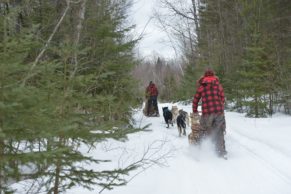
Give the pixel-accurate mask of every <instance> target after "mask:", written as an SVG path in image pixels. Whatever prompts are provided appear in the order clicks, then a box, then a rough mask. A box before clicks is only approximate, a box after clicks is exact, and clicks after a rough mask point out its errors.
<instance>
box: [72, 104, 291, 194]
mask: <svg viewBox="0 0 291 194" xmlns="http://www.w3.org/2000/svg"><path fill="white" fill-rule="evenodd" d="M159 106H160V108H161V107H163V106H169V108H170V107H171V106H172V104H160V105H159ZM178 107H179V108H183V110H186V111H188V112H191V105H186V106H183V105H179V104H178ZM160 111H161V110H160ZM135 118H136V120H137V121H139V123H138V126H139V125H140V126H145V125H147V124H149V123H151V124H152V125H151V126H150V127H149V129H151V130H152V131H150V132H142V133H137V134H132V135H130V136H129V141H128V142H125V143H122V144H123V146H125V147H126V150H127V151H128V152H126V154H127V155H126V156H124V157H128V158H130V155H131V154H132V155H136V154H140V155H141V154H142V152H143V151H144V150H145V149H144V148H146V147H147V146H148V145H153V143H156V142H159V141H161V142H164V145H163V147H161V149H160V150H158V149H157V150H155V151H156V152H157V153H160V154H163V153H170V155H171V156H170V157H167V159H166V160H165V161H164V164H165V166H163V167H161V166H152V167H151V168H149V169H147V170H146V171H144V172H142V173H140V174H139V175H138V176H136V177H135V178H134V179H132V180H131V181H130V182H129V183H128V185H127V186H124V187H118V188H115V189H114V190H112V191H104V192H103V193H108V194H134V193H138V194H246V193H247V194H291V128H290V126H291V119H290V117H287V116H284V115H279V116H277V117H274V118H272V119H270V118H267V119H248V118H245V117H244V115H242V114H238V113H232V112H227V113H226V124H227V128H226V130H227V134H226V137H225V140H226V149H227V151H228V160H223V159H220V158H217V157H216V155H215V153H214V151H213V145H212V144H211V143H210V142H209V141H207V140H206V141H205V142H204V143H203V144H202V145H201V147H199V148H198V147H195V146H189V144H188V139H187V137H185V136H183V137H178V131H177V127H176V126H174V127H170V128H169V129H167V128H166V125H165V123H164V121H163V117H162V116H161V117H154V118H148V117H143V115H142V112H141V111H138V112H137V113H136V115H135ZM186 132H187V134H189V132H190V127H188V126H187V129H186ZM111 144H112V146H116V147H120V146H121V143H117V142H111ZM115 144H116V145H115ZM98 153H99V155H100V151H99V152H98ZM92 154H93V155H94V153H92ZM120 154H124V152H123V153H121V152H120ZM120 154H118V150H115V152H114V153H111V154H110V153H106V156H107V157H108V156H109V155H111V156H112V159H113V160H114V158H116V157H118V156H120ZM135 174H136V172H134V173H132V176H134V175H135ZM98 191H100V188H98V187H96V189H95V190H93V191H84V190H80V188H78V189H75V190H72V191H69V192H68V193H69V194H77V193H84V194H87V193H88V194H91V193H97V192H98Z"/></svg>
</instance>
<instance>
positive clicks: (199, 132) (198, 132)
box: [188, 113, 206, 145]
mask: <svg viewBox="0 0 291 194" xmlns="http://www.w3.org/2000/svg"><path fill="white" fill-rule="evenodd" d="M190 118H191V133H190V134H189V135H188V140H189V144H191V145H199V144H200V143H201V142H202V140H203V139H204V138H205V137H206V130H204V129H203V128H202V127H201V125H200V122H199V121H200V116H199V115H193V113H190Z"/></svg>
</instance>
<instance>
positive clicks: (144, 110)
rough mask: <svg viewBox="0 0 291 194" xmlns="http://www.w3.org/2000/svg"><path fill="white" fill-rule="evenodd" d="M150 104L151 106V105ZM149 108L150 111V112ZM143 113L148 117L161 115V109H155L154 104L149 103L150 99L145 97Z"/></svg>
mask: <svg viewBox="0 0 291 194" xmlns="http://www.w3.org/2000/svg"><path fill="white" fill-rule="evenodd" d="M149 106H150V107H149ZM148 110H149V112H148ZM142 112H143V114H144V115H145V116H147V117H159V116H160V115H159V110H157V111H156V110H155V108H154V106H153V104H149V102H148V99H147V98H146V99H145V105H144V108H143V110H142Z"/></svg>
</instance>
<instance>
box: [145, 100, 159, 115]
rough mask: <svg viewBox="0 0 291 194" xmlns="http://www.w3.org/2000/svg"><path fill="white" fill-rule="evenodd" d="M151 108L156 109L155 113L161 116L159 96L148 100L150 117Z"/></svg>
mask: <svg viewBox="0 0 291 194" xmlns="http://www.w3.org/2000/svg"><path fill="white" fill-rule="evenodd" d="M151 106H153V107H154V111H155V113H157V114H159V109H158V100H157V96H151V97H150V98H149V100H148V112H147V113H148V115H149V114H150V108H151Z"/></svg>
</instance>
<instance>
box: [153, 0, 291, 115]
mask: <svg viewBox="0 0 291 194" xmlns="http://www.w3.org/2000/svg"><path fill="white" fill-rule="evenodd" d="M161 9H163V10H168V12H165V11H164V12H163V13H168V14H159V13H160V12H161V11H159V10H161ZM290 9H291V2H290V1H288V0H278V1H272V0H231V1H229V0H191V1H176V0H160V7H159V8H157V9H156V15H157V19H158V21H159V22H160V26H161V28H166V29H167V32H168V33H169V35H170V36H171V37H172V39H174V40H175V41H176V42H177V43H178V45H180V46H179V47H178V48H179V50H180V53H181V54H182V56H183V58H184V59H186V60H185V61H186V65H187V67H186V70H185V76H184V79H183V81H182V86H181V88H188V89H187V90H186V91H185V92H182V94H184V95H185V96H184V98H185V97H186V98H187V97H189V96H190V95H191V92H193V89H190V88H191V86H192V88H193V85H195V80H197V79H198V78H199V76H200V75H201V73H202V72H203V70H204V69H205V67H212V68H214V69H215V70H216V72H217V75H218V76H219V78H220V81H221V82H222V83H223V85H224V88H225V92H226V97H227V100H228V103H231V102H232V108H234V109H235V110H238V111H243V112H247V115H248V116H250V117H262V116H267V115H272V114H273V113H274V112H276V111H278V110H283V107H285V111H286V112H288V111H289V109H290V107H291V105H290V104H291V102H290V101H291V90H290V81H291V80H290V78H291V76H290V75H291V58H290V56H291V55H290V52H291V50H290V49H291V37H290V32H291V25H290V24H291V16H290ZM194 91H195V88H194ZM182 97H183V96H182Z"/></svg>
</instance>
